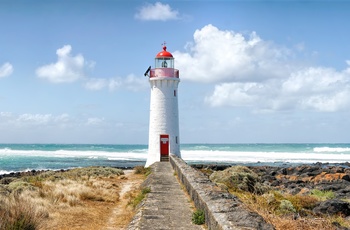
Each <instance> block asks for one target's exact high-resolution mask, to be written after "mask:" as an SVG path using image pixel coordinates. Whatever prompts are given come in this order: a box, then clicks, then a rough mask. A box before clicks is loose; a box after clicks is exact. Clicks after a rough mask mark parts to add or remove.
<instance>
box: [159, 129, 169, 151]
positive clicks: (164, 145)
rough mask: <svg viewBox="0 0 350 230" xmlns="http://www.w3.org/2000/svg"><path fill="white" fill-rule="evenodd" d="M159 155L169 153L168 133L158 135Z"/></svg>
mask: <svg viewBox="0 0 350 230" xmlns="http://www.w3.org/2000/svg"><path fill="white" fill-rule="evenodd" d="M160 155H166V156H168V155H169V135H168V134H161V135H160Z"/></svg>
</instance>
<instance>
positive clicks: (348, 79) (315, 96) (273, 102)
mask: <svg viewBox="0 0 350 230" xmlns="http://www.w3.org/2000/svg"><path fill="white" fill-rule="evenodd" d="M348 70H349V69H346V70H344V71H341V72H337V71H336V70H334V69H329V68H322V67H318V68H315V67H309V68H306V69H303V70H300V71H298V72H294V73H291V74H290V76H288V77H285V78H281V79H278V80H275V79H274V80H272V79H270V80H267V81H264V82H259V83H257V82H247V83H242V82H231V83H222V84H218V85H216V86H215V89H214V92H213V93H212V94H211V95H210V96H208V97H207V98H206V102H207V103H209V104H210V105H211V106H234V107H243V106H249V107H253V108H254V110H257V111H266V110H268V111H274V110H291V109H304V110H309V109H311V110H316V111H323V112H334V111H338V110H344V109H346V108H349V107H350V72H348Z"/></svg>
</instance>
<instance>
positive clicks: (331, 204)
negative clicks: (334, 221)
mask: <svg viewBox="0 0 350 230" xmlns="http://www.w3.org/2000/svg"><path fill="white" fill-rule="evenodd" d="M313 212H314V213H316V214H330V215H334V214H341V215H342V216H349V215H350V204H349V203H348V202H346V201H343V200H339V199H332V200H326V201H323V202H321V203H319V204H318V205H317V206H316V207H315V208H314V209H313Z"/></svg>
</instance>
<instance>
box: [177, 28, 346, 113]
mask: <svg viewBox="0 0 350 230" xmlns="http://www.w3.org/2000/svg"><path fill="white" fill-rule="evenodd" d="M303 49H304V47H303V48H302V49H301V48H300V46H299V45H296V46H295V47H294V50H293V49H292V48H286V47H283V46H278V45H277V44H274V43H272V42H269V41H264V40H263V39H262V38H260V37H259V36H258V35H257V33H256V32H252V33H251V34H250V35H248V36H244V35H243V34H241V33H235V32H233V31H228V30H220V29H218V28H217V27H215V26H213V25H207V26H204V27H203V28H202V29H199V30H196V31H195V33H194V35H193V42H191V43H189V44H187V45H186V52H180V51H175V52H173V55H174V57H175V58H176V65H177V67H178V68H179V69H180V70H181V78H182V79H184V80H191V81H195V82H202V83H214V84H215V87H214V90H213V92H211V93H210V95H208V96H207V97H206V98H205V102H207V103H208V104H209V105H211V106H233V107H250V108H251V109H252V110H255V111H281V110H293V109H303V110H316V111H324V112H334V111H338V110H343V109H346V108H349V107H350V80H349V79H350V62H349V61H346V62H347V64H348V65H349V66H348V67H347V68H345V69H344V70H342V71H337V70H335V69H333V68H326V67H322V66H302V65H300V64H296V63H297V62H296V61H295V52H301V51H302V50H303Z"/></svg>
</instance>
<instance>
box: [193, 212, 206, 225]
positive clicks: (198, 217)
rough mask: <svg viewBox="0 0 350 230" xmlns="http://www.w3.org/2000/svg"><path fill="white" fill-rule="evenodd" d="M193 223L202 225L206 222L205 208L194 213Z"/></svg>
mask: <svg viewBox="0 0 350 230" xmlns="http://www.w3.org/2000/svg"><path fill="white" fill-rule="evenodd" d="M192 223H194V224H197V225H202V224H204V223H205V214H204V211H203V210H196V211H194V212H193V214H192Z"/></svg>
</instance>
